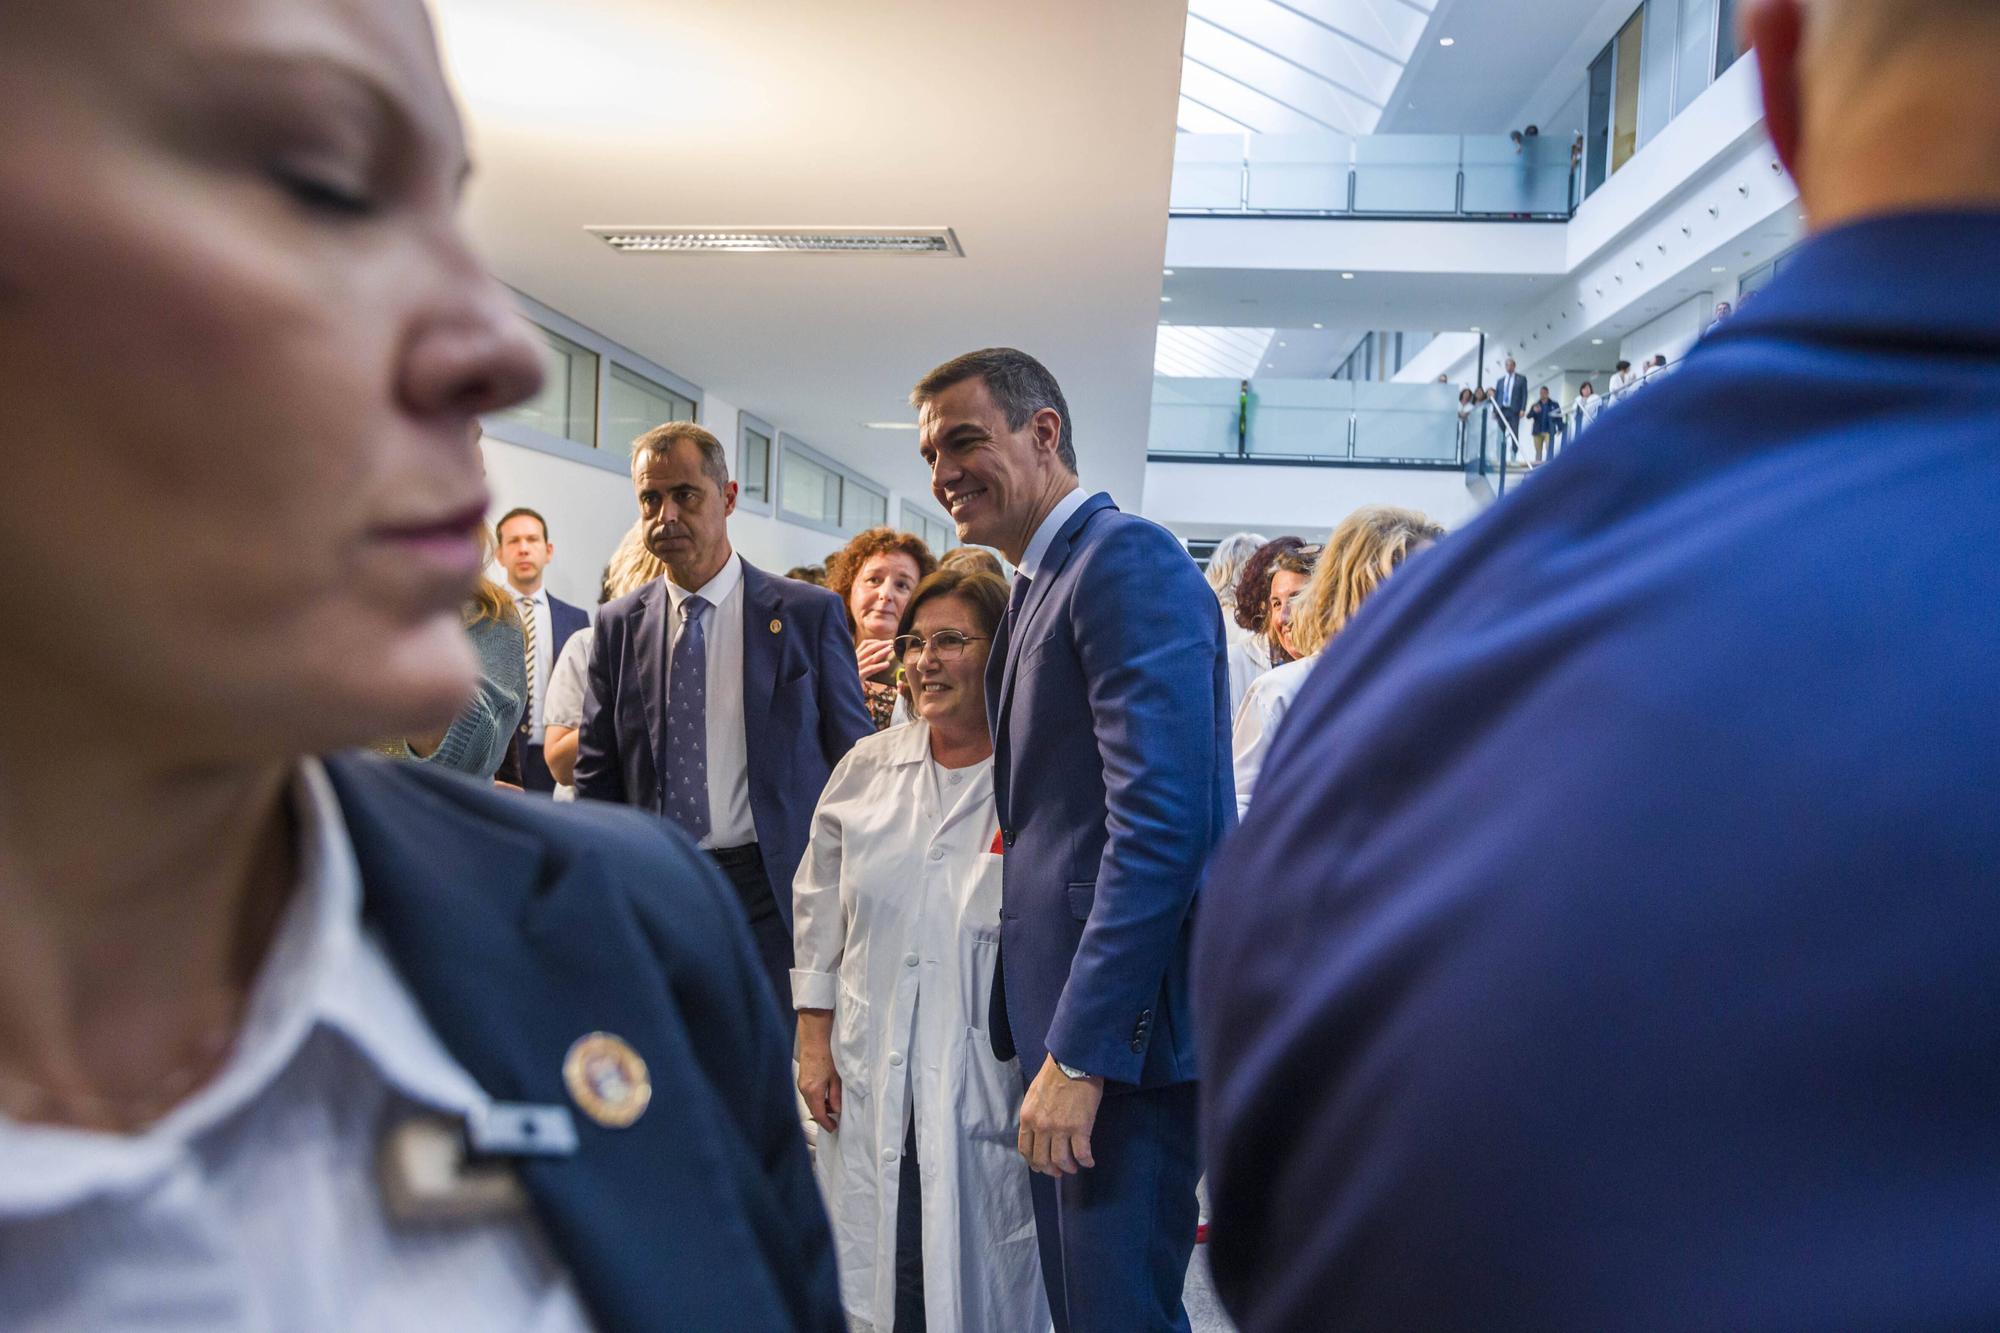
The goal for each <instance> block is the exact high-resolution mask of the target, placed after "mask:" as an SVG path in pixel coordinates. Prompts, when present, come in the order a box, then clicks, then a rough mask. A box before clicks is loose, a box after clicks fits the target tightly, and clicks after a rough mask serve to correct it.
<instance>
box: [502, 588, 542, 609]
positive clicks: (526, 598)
mask: <svg viewBox="0 0 2000 1333" xmlns="http://www.w3.org/2000/svg"><path fill="white" fill-rule="evenodd" d="M507 591H508V592H509V593H511V594H512V595H513V598H514V600H515V601H516V602H533V603H534V604H535V605H536V606H547V605H548V604H549V585H548V584H546V583H544V584H543V585H542V586H541V587H539V588H537V589H535V590H534V591H533V592H522V591H521V590H520V589H519V588H517V587H515V586H514V585H513V584H511V583H510V584H508V585H507Z"/></svg>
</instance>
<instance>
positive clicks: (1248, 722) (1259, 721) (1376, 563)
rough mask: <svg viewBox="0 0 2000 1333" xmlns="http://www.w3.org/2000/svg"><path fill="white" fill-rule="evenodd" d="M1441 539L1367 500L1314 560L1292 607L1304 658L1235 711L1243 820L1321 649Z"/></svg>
mask: <svg viewBox="0 0 2000 1333" xmlns="http://www.w3.org/2000/svg"><path fill="white" fill-rule="evenodd" d="M1442 536H1444V529H1443V528H1441V527H1439V526H1438V525H1437V524H1436V523H1433V522H1432V521H1431V520H1430V518H1429V516H1427V515H1425V514H1420V513H1418V512H1417V511H1416V510H1414V509H1398V508H1396V507H1395V506H1393V505H1366V506H1364V507H1362V508H1360V509H1357V510H1355V511H1354V512H1353V513H1351V514H1349V515H1348V516H1347V517H1346V518H1344V519H1342V520H1341V523H1340V526H1339V527H1337V528H1335V529H1334V530H1333V535H1332V536H1330V537H1328V538H1327V539H1326V545H1325V547H1323V548H1321V549H1320V550H1319V552H1318V558H1317V559H1316V560H1315V561H1314V562H1313V569H1312V577H1311V578H1310V579H1309V580H1308V581H1307V582H1306V585H1305V588H1304V590H1303V591H1302V592H1300V593H1299V594H1298V596H1297V598H1296V599H1295V600H1294V601H1292V603H1291V606H1290V611H1291V614H1290V617H1289V621H1290V623H1289V625H1288V627H1287V630H1288V634H1287V637H1288V638H1289V640H1290V643H1291V646H1292V647H1293V648H1294V649H1295V650H1296V651H1297V654H1298V656H1297V660H1295V661H1291V662H1287V663H1285V664H1283V665H1281V666H1275V667H1273V668H1272V669H1271V670H1270V671H1268V672H1266V673H1265V674H1263V675H1262V676H1259V677H1258V678H1257V679H1256V681H1255V682H1253V683H1252V684H1251V686H1250V689H1249V691H1248V693H1246V694H1245V695H1244V696H1243V707H1242V708H1241V709H1239V710H1238V712H1237V714H1236V745H1235V754H1234V756H1233V758H1234V761H1235V767H1236V813H1237V815H1238V816H1239V817H1240V816H1241V815H1242V814H1243V813H1244V812H1245V811H1247V810H1248V809H1249V808H1250V794H1251V789H1252V788H1253V787H1254V786H1255V785H1256V782H1257V774H1258V771H1259V770H1260V769H1262V768H1263V766H1264V757H1265V756H1266V755H1267V754H1269V753H1270V751H1271V741H1272V739H1273V738H1274V737H1276V736H1277V734H1278V724H1279V723H1280V722H1281V721H1283V720H1284V716H1285V712H1286V710H1287V709H1289V708H1290V707H1291V704H1292V700H1293V699H1296V698H1297V697H1298V694H1299V689H1300V688H1301V687H1302V686H1303V685H1304V684H1305V683H1306V677H1307V676H1308V675H1310V674H1311V673H1312V669H1313V666H1314V665H1315V664H1316V663H1317V662H1318V660H1319V654H1320V652H1321V650H1322V649H1324V648H1325V647H1326V645H1327V644H1328V643H1330V642H1332V640H1333V636H1334V635H1336V634H1338V633H1340V631H1341V630H1343V629H1345V628H1346V627H1347V622H1348V621H1349V620H1352V619H1353V618H1354V613H1355V612H1356V611H1358V610H1360V609H1361V604H1362V603H1363V602H1365V601H1367V600H1368V598H1369V596H1370V595H1372V594H1373V593H1374V591H1375V590H1376V589H1377V588H1379V587H1381V586H1382V581H1383V580H1384V579H1386V578H1388V577H1389V575H1391V574H1393V573H1394V572H1395V571H1396V569H1397V568H1398V567H1399V566H1400V565H1401V564H1402V563H1403V562H1404V561H1405V560H1407V559H1409V558H1410V557H1411V556H1412V555H1415V554H1416V553H1417V552H1418V551H1421V550H1423V549H1424V548H1425V547H1426V546H1429V545H1431V543H1433V542H1435V541H1437V540H1438V539H1439V538H1440V537H1442ZM1308 549H1311V548H1308ZM1296 558H1297V556H1296V555H1291V556H1287V557H1285V559H1296Z"/></svg>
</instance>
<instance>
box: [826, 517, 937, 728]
mask: <svg viewBox="0 0 2000 1333" xmlns="http://www.w3.org/2000/svg"><path fill="white" fill-rule="evenodd" d="M936 569H937V557H936V556H934V555H932V554H931V548H930V547H928V546H926V545H924V539H923V538H921V537H919V536H917V535H916V534H915V533H913V532H897V531H896V530H895V529H894V528H869V529H868V530H867V531H865V532H858V533H856V534H855V535H854V539H853V540H852V541H850V542H848V543H847V545H845V546H843V547H841V548H840V549H839V550H838V551H835V552H834V553H833V555H832V557H831V558H829V559H828V560H827V562H826V586H827V587H828V588H830V589H831V590H832V591H833V592H835V593H837V594H839V596H840V604H841V605H842V606H844V607H846V608H847V627H848V628H849V629H850V630H852V631H853V632H854V664H855V667H856V668H857V669H858V670H859V671H860V672H861V692H862V693H863V694H864V695H866V696H867V698H868V714H869V716H870V717H872V718H874V719H875V730H877V731H882V730H884V729H886V728H887V727H888V725H889V723H890V722H891V721H893V720H894V718H895V715H896V699H897V693H896V665H897V664H896V656H895V651H896V650H895V640H896V626H897V624H898V623H899V622H900V621H901V620H902V618H903V608H904V607H905V606H908V605H909V602H910V594H911V593H913V592H915V591H916V590H917V585H918V584H919V583H922V582H923V581H924V580H925V579H926V578H928V577H930V575H931V574H932V573H933V572H934V571H935V570H936Z"/></svg>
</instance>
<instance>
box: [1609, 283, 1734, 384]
mask: <svg viewBox="0 0 2000 1333" xmlns="http://www.w3.org/2000/svg"><path fill="white" fill-rule="evenodd" d="M1714 314H1715V298H1714V297H1713V296H1712V295H1711V294H1710V293H1708V292H1700V293H1698V294H1696V295H1694V296H1691V297H1689V298H1688V299H1687V300H1685V301H1683V302H1681V303H1680V304H1679V305H1677V306H1675V307H1674V308H1673V309H1671V310H1669V311H1667V312H1666V313H1664V314H1662V315H1660V316H1658V317H1657V318H1655V319H1651V320H1648V321H1647V322H1646V323H1644V324H1642V325H1640V326H1639V327H1638V328H1636V329H1634V330H1632V331H1631V332H1630V333H1628V334H1626V335H1625V341H1624V342H1623V343H1621V344H1619V349H1618V355H1619V357H1620V359H1622V360H1625V361H1630V362H1631V363H1632V364H1633V365H1635V366H1643V365H1645V364H1646V362H1648V361H1650V360H1651V359H1652V358H1653V357H1655V356H1657V355H1659V354H1661V353H1665V355H1666V358H1667V364H1669V365H1672V364H1673V363H1674V362H1676V361H1679V360H1680V359H1681V357H1683V356H1685V355H1686V354H1687V349H1688V348H1690V347H1692V346H1694V343H1695V339H1697V338H1699V337H1701V331H1702V329H1703V328H1704V327H1706V325H1707V324H1708V321H1709V320H1710V319H1711V318H1713V316H1714Z"/></svg>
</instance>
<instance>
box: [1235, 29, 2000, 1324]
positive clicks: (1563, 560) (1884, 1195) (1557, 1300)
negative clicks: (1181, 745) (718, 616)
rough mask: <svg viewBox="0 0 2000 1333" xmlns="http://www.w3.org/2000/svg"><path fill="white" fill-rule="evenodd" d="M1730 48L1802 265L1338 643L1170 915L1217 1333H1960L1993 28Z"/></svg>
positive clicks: (1977, 1207)
mask: <svg viewBox="0 0 2000 1333" xmlns="http://www.w3.org/2000/svg"><path fill="white" fill-rule="evenodd" d="M1746 26H1747V27H1748V29H1749V32H1750V34H1751V36H1752V37H1753V39H1754V44H1755V46H1756V49H1757V51H1758V55H1759V57H1760V59H1759V65H1758V69H1759V74H1760V77H1761V78H1762V80H1763V84H1764V98H1765V108H1766V113H1767V124H1768V126H1769V129H1770V132H1771V134H1772V137H1773V139H1774V140H1775V142H1776V145H1777V148H1778V151H1779V152H1780V153H1781V154H1782V155H1783V158H1784V160H1785V162H1786V163H1787V164H1788V165H1789V166H1790V167H1791V168H1792V169H1793V172H1794V174H1795V175H1796V176H1797V178H1798V182H1799V189H1800V194H1801V198H1802V200H1803V202H1804V205H1805V212H1806V214H1807V216H1808V217H1810V218H1811V219H1812V230H1813V232H1814V233H1815V234H1814V235H1813V236H1812V238H1811V239H1809V240H1807V241H1806V243H1805V244H1804V246H1803V247H1802V248H1801V249H1800V250H1799V251H1798V252H1797V255H1796V257H1795V258H1794V260H1793V261H1792V263H1791V265H1790V266H1789V267H1788V268H1787V270H1786V271H1785V272H1784V273H1783V274H1782V275H1781V276H1780V277H1779V278H1778V279H1777V280H1776V281H1775V282H1773V283H1772V284H1771V285H1770V286H1769V287H1767V288H1765V289H1764V290H1763V291H1762V292H1761V293H1760V294H1759V296H1758V299H1757V301H1756V303H1755V304H1754V305H1752V306H1750V307H1748V308H1745V309H1743V310H1740V311H1738V312H1737V314H1736V315H1735V317H1734V318H1732V319H1731V320H1730V321H1729V322H1728V323H1726V324H1724V325H1723V326H1722V327H1721V328H1719V329H1717V330H1715V331H1714V332H1712V333H1711V334H1710V335H1709V336H1708V337H1707V338H1705V339H1703V340H1702V342H1701V343H1700V344H1699V345H1698V346H1696V347H1695V348H1694V350H1693V351H1692V352H1691V353H1690V354H1689V356H1688V358H1687V360H1686V363H1685V365H1684V366H1683V368H1682V369H1681V370H1680V371H1679V372H1677V373H1676V374H1675V375H1673V376H1672V377H1671V378H1669V379H1666V380H1664V381H1661V382H1660V383H1658V384H1657V385H1655V387H1653V388H1652V389H1651V390H1649V391H1648V392H1647V393H1645V394H1643V395H1640V396H1639V398H1638V399H1637V400H1636V401H1635V402H1634V403H1633V405H1632V406H1630V407H1628V408H1626V409H1624V410H1622V411H1620V412H1618V413H1617V414H1615V415H1614V416H1610V417H1606V418H1605V419H1604V420H1603V421H1602V422H1600V423H1599V424H1598V425H1597V426H1595V427H1593V428H1592V431H1591V433H1590V434H1588V435H1586V436H1585V437H1584V439H1583V442H1582V443H1581V444H1579V445H1578V446H1576V447H1575V448H1572V449H1571V450H1569V451H1567V452H1565V453H1563V454H1562V455H1561V456H1559V457H1558V458H1557V459H1556V461H1555V462H1554V463H1552V464H1551V465H1550V467H1549V470H1548V473H1547V474H1546V475H1545V476H1543V477H1541V478H1538V480H1537V481H1536V484H1535V485H1533V486H1530V487H1526V488H1524V489H1523V490H1522V491H1521V492H1520V493H1519V494H1518V495H1510V496H1509V497H1508V498H1507V499H1506V500H1505V501H1503V502H1502V503H1500V504H1499V505H1497V506H1496V507H1494V509H1492V510H1491V511H1490V512H1489V513H1488V514H1487V515H1486V516H1484V517H1483V518H1481V519H1480V520H1479V521H1478V522H1477V523H1475V524H1473V525H1472V526H1471V527H1469V528H1467V529H1466V530H1465V531H1464V532H1462V533H1460V534H1459V535H1457V536H1456V537H1453V538H1452V539H1450V540H1449V541H1447V542H1446V543H1444V544H1443V545H1442V546H1441V547H1440V548H1439V549H1438V550H1437V551H1436V552H1435V553H1434V554H1432V555H1430V556H1427V557H1426V558H1425V559H1423V560H1421V561H1418V562H1416V563H1415V564H1413V565H1412V566H1411V567H1410V569H1409V570H1408V571H1406V572H1405V573H1404V574H1402V575H1400V576H1398V580H1397V581H1395V582H1392V583H1391V584H1390V585H1389V587H1388V588H1387V589H1386V590H1385V591H1384V592H1383V594H1382V595H1381V596H1380V597H1379V598H1377V599H1376V600H1374V601H1372V602H1370V603H1369V605H1368V606H1367V607H1366V608H1364V609H1363V610H1362V612H1361V614H1360V616H1359V617H1358V618H1357V619H1356V621H1355V622H1354V624H1353V626H1352V627H1351V628H1349V629H1348V630H1346V631H1345V632H1344V633H1343V634H1342V635H1341V637H1340V639H1339V640H1338V641H1336V643H1335V644H1334V646H1333V648H1332V650H1331V651H1330V652H1329V653H1328V654H1327V656H1326V660H1325V661H1324V662H1323V663H1322V665H1321V666H1320V667H1319V669H1318V672H1317V673H1316V675H1315V677H1314V679H1313V680H1312V681H1311V683H1310V684H1308V685H1307V686H1306V688H1305V691H1304V692H1303V693H1302V694H1301V696H1300V698H1299V700H1298V702H1297V704H1296V705H1294V707H1293V710H1292V713H1291V715H1290V716H1289V717H1288V718H1287V720H1286V724H1285V731H1284V733H1283V734H1282V735H1281V736H1280V737H1279V740H1278V743H1277V746H1276V750H1275V752H1274V754H1273V756H1272V758H1271V762H1270V766H1269V768H1268V769H1267V778H1266V781H1267V783H1268V784H1269V791H1270V795H1268V796H1263V797H1260V798H1259V800H1258V802H1257V804H1256V805H1255V806H1254V807H1253V808H1252V810H1251V812H1250V815H1249V817H1248V818H1247V819H1246V821H1245V823H1244V826H1243V829H1242V831H1241V832H1240V833H1239V834H1238V835H1237V837H1236V838H1235V839H1234V840H1232V841H1231V842H1230V843H1229V844H1227V845H1226V846H1225V847H1224V848H1223V850H1222V851H1221V853H1220V854H1219V855H1218V857H1217V860H1216V870H1215V873H1214V874H1213V876H1212V877H1211V879H1210V880H1209V882H1208V884H1207V886H1206V888H1205V890H1204V894H1205V896H1206V897H1207V899H1208V901H1207V904H1206V907H1205V913H1204V916H1203V924H1202V936H1201V938H1200V940H1199V943H1198V947H1197V951H1196V992H1197V995H1198V998H1199V1002H1200V1004H1199V1008H1198V1010H1197V1013H1198V1015H1199V1023H1198V1026H1199V1029H1200V1037H1201V1041H1200V1047H1201V1056H1202V1061H1203V1065H1202V1072H1203V1075H1204V1078H1205V1082H1204V1084H1203V1093H1204V1103H1205V1105H1204V1109H1205V1112H1206V1119H1205V1121H1204V1126H1205V1128H1204V1134H1205V1143H1206V1146H1207V1148H1208V1163H1209V1170H1210V1176H1209V1181H1210V1185H1211V1187H1212V1189H1213V1205H1214V1212H1213V1218H1214V1230H1213V1232H1212V1246H1211V1258H1212V1260H1213V1263H1214V1270H1215V1274H1216V1280H1217V1284H1218V1286H1219V1288H1220V1289H1221V1292H1222V1294H1223V1298H1224V1300H1225V1302H1226V1303H1227V1304H1228V1305H1229V1306H1230V1308H1231V1310H1232V1311H1233V1313H1234V1314H1235V1315H1236V1317H1237V1320H1238V1322H1239V1324H1240V1325H1241V1326H1242V1328H1243V1329H1244V1330H1245V1331H1246V1333H1263V1331H1265V1330H1275V1329H1319V1328H1328V1327H1351V1328H1380V1327H1400V1328H1503V1327H1504V1328H1534V1329H1604V1328H1614V1327H1617V1328H1651V1329H1664V1328H1687V1329H1697V1328H1704V1329H1705V1328H1777V1327H1785V1328H1799V1329H1807V1328H1828V1329H1832V1328H1838V1329H1858V1328H1899V1329H1900V1328H1992V1327H1996V1326H2000V1263H1996V1262H1995V1260H1994V1254H1993V1238H1994V1236H1995V1235H1996V1234H2000V985H1996V964H1995V960H1996V959H2000V892H1996V890H2000V815H1996V806H1995V797H1996V793H2000V705H1996V702H1995V698H1994V682H1995V680H1996V679H2000V615H1996V610H1995V608H1996V607H2000V545H1997V544H1996V541H1995V534H1996V533H2000V302H1996V300H1995V292H1996V278H1995V275H1996V274H2000V99H1996V98H1995V96H1994V95H1993V93H1992V91H1991V90H1992V88H1993V87H1994V86H1995V84H1994V80H1995V76H1996V75H2000V7H1996V6H1993V5H1990V4H1984V3H1976V4H1961V3H1945V2H1940V3H1935V4H1901V3H1885V2H1884V0H1759V3H1756V4H1754V5H1752V6H1750V7H1749V8H1748V13H1747V24H1746ZM1746 404H1749V405H1752V407H1751V408H1747V409H1746V406H1745V405H1746ZM1690 422H1700V423H1702V424H1701V428H1700V429H1698V430H1691V429H1689V427H1688V423H1690ZM1524 782H1525V783H1526V784H1527V786H1526V787H1525V788H1524V787H1523V785H1522V784H1523V783H1524ZM1260 790H1262V789H1260ZM1524 793H1525V796H1526V798H1525V799H1524V798H1523V797H1524Z"/></svg>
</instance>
